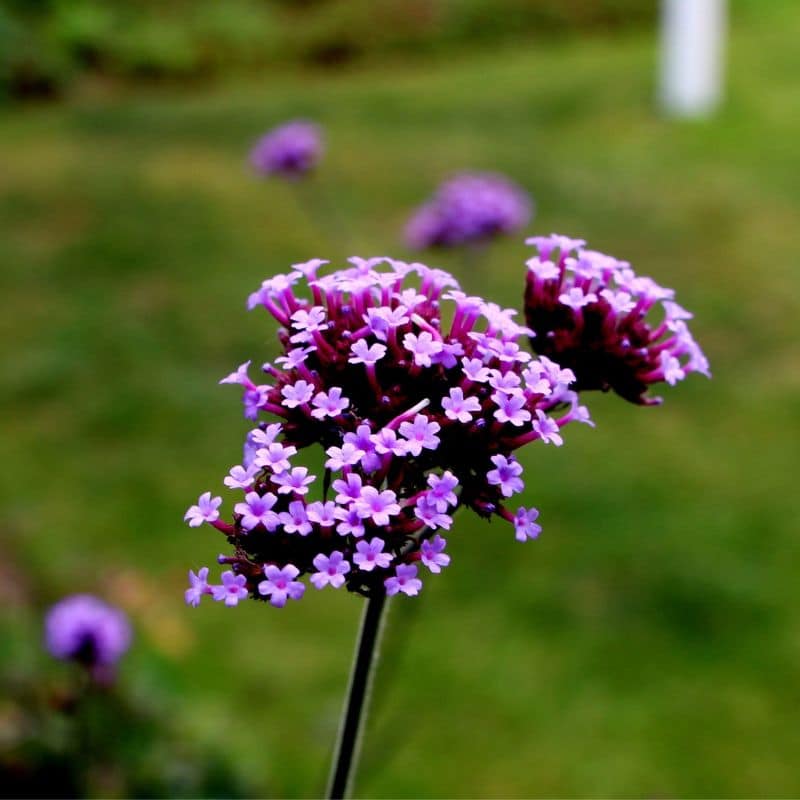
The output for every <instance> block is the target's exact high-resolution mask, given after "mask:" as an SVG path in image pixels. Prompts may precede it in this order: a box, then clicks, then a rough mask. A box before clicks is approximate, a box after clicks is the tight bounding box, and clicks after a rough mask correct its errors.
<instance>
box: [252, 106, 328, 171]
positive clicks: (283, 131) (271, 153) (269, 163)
mask: <svg viewBox="0 0 800 800" xmlns="http://www.w3.org/2000/svg"><path fill="white" fill-rule="evenodd" d="M322 151H323V144H322V132H321V131H320V129H319V127H318V126H317V125H315V124H314V123H312V122H306V121H304V120H294V121H292V122H287V123H285V124H284V125H280V126H278V127H277V128H273V129H272V130H271V131H269V133H267V134H265V135H264V136H262V137H261V139H259V140H258V142H256V144H255V146H254V147H253V149H252V151H251V153H250V163H251V164H252V165H253V168H254V169H255V170H256V172H260V173H262V174H263V175H280V176H282V177H285V178H298V177H300V176H302V175H305V174H306V173H307V172H309V171H310V170H312V169H313V168H314V167H315V166H316V165H317V162H318V161H319V159H320V157H321V156H322Z"/></svg>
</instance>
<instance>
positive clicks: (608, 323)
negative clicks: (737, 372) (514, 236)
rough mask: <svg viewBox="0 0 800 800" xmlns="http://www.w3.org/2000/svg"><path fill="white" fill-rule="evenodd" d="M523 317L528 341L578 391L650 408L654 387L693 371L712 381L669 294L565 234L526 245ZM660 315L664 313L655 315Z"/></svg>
mask: <svg viewBox="0 0 800 800" xmlns="http://www.w3.org/2000/svg"><path fill="white" fill-rule="evenodd" d="M526 243H527V244H529V245H533V246H534V248H535V249H536V255H535V256H534V257H533V258H531V259H529V260H528V262H527V265H528V273H527V282H526V288H525V317H526V320H527V323H528V325H529V326H530V328H531V329H532V331H533V336H532V338H531V343H532V345H533V348H534V349H535V350H536V352H537V353H539V354H540V355H544V356H548V357H549V358H552V359H554V360H555V361H556V362H558V363H559V364H561V365H562V366H563V367H565V368H568V369H571V370H572V371H573V372H574V374H575V378H576V381H575V387H574V388H575V390H576V391H584V390H589V389H601V390H603V391H607V390H609V389H613V390H614V391H615V392H617V394H619V395H620V396H621V397H623V398H625V399H626V400H630V401H631V402H633V403H638V404H643V405H653V404H656V403H659V402H661V401H660V398H657V397H648V396H646V392H647V390H648V387H649V386H650V385H651V384H653V383H659V382H662V381H663V382H666V383H668V384H669V385H670V386H674V385H675V384H676V383H677V382H678V381H680V380H683V378H684V377H686V375H687V374H688V373H690V372H699V373H701V374H703V375H706V376H709V377H710V372H709V366H708V361H707V360H706V357H705V356H704V355H703V351H702V350H701V349H700V347H699V346H698V344H697V343H696V342H695V340H694V339H693V338H692V335H691V333H690V332H689V328H688V327H687V324H686V321H687V320H689V319H691V317H692V315H691V314H690V313H689V312H688V311H686V310H685V309H684V308H682V307H681V306H679V305H678V304H677V303H675V302H674V296H675V293H674V291H673V290H672V289H666V288H664V287H663V286H659V285H658V284H657V283H656V282H655V281H654V280H653V279H652V278H648V277H644V276H638V275H637V274H636V273H635V272H634V271H633V270H632V269H631V267H630V264H628V263H627V262H625V261H619V260H617V259H616V258H613V257H612V256H608V255H605V254H604V253H598V252H596V251H594V250H587V249H585V247H584V245H585V244H586V243H585V242H584V241H582V240H580V239H569V238H567V237H565V236H543V237H538V236H537V237H533V238H531V239H528V240H526ZM658 312H661V313H660V314H659V313H658Z"/></svg>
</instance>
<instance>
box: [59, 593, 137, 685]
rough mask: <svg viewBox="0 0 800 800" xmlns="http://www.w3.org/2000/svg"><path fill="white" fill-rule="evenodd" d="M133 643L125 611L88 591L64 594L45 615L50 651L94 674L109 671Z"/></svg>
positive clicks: (98, 674)
mask: <svg viewBox="0 0 800 800" xmlns="http://www.w3.org/2000/svg"><path fill="white" fill-rule="evenodd" d="M130 643H131V628H130V624H129V623H128V619H127V617H126V616H125V614H124V613H123V612H122V611H120V610H119V609H118V608H115V607H114V606H110V605H108V604H107V603H104V602H103V601H102V600H100V599H99V598H97V597H94V596H92V595H89V594H75V595H71V596H70V597H66V598H64V599H63V600H61V601H60V602H58V603H56V604H55V605H54V606H53V607H52V608H51V609H50V611H49V612H48V614H47V617H46V619H45V645H46V647H47V649H48V650H49V651H50V653H51V654H52V655H53V656H55V657H56V658H59V659H63V660H65V661H75V662H77V663H79V664H82V665H83V666H85V667H86V668H87V669H89V670H90V671H91V672H92V674H93V675H95V677H102V676H103V675H107V674H108V673H109V670H111V669H113V667H114V665H115V664H116V663H117V661H119V659H120V658H121V657H122V656H123V655H124V653H125V652H126V651H127V649H128V647H129V646H130Z"/></svg>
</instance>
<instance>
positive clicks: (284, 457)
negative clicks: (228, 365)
mask: <svg viewBox="0 0 800 800" xmlns="http://www.w3.org/2000/svg"><path fill="white" fill-rule="evenodd" d="M349 261H350V265H351V266H349V267H348V268H345V269H341V270H338V271H336V272H333V273H332V274H327V275H324V276H323V275H319V271H320V268H321V267H322V265H323V264H325V263H327V262H324V261H321V260H319V259H315V260H313V261H309V262H307V263H304V264H297V265H295V266H294V267H293V269H292V271H291V272H289V273H288V274H286V275H277V276H275V277H273V278H270V279H269V280H266V281H264V282H263V284H262V285H261V288H260V289H258V291H256V292H255V293H253V294H252V295H251V296H250V298H249V301H248V307H249V308H250V309H253V308H258V307H263V308H265V309H266V310H267V311H268V312H269V313H270V314H271V315H272V316H273V317H274V318H275V319H276V320H277V321H278V323H279V325H280V326H281V327H280V330H279V333H278V339H279V342H280V345H281V354H280V356H279V357H278V358H276V359H275V361H274V363H267V364H264V365H263V367H262V369H261V376H260V377H259V378H257V379H253V378H251V377H250V362H247V363H245V364H242V365H241V366H240V367H239V368H238V369H237V370H236V371H235V372H233V373H231V374H230V375H228V376H227V377H225V378H223V380H222V381H221V382H222V383H229V384H236V385H239V386H241V388H242V391H243V398H242V399H243V405H244V414H245V417H246V418H248V419H250V420H257V419H258V418H259V417H260V416H261V415H266V416H267V417H271V418H272V420H264V421H261V422H259V423H258V424H257V426H256V427H254V428H253V429H252V430H251V431H250V432H249V433H248V434H247V437H246V440H245V445H244V459H243V463H242V464H237V465H235V466H234V467H232V468H231V470H230V472H229V474H228V475H227V476H226V477H225V479H224V484H225V486H226V487H228V488H229V489H231V490H233V491H234V492H236V493H237V494H238V497H237V498H236V499H235V500H234V502H233V515H232V519H231V521H230V522H227V521H224V520H222V519H221V518H220V511H219V509H220V505H221V502H222V501H221V498H220V497H215V496H212V494H211V493H210V492H206V493H204V494H203V495H201V496H200V498H199V499H198V502H197V504H195V505H193V506H192V507H191V508H189V510H188V511H187V512H186V517H185V519H186V521H187V523H188V524H189V525H190V526H196V525H201V524H203V523H208V524H210V525H211V526H213V527H215V528H217V529H218V530H219V531H221V532H222V533H223V534H224V536H225V537H226V538H227V541H228V542H229V544H230V545H231V546H232V548H233V553H232V554H231V555H221V556H220V557H219V558H218V562H219V563H220V564H223V565H226V567H227V569H226V570H225V571H224V572H223V573H222V577H221V583H219V584H211V583H209V576H208V568H207V567H203V568H202V569H200V570H199V571H198V572H197V573H195V572H193V571H192V572H190V588H189V589H188V590H187V591H186V601H187V603H189V604H191V605H197V604H198V603H199V602H200V600H201V598H202V597H203V595H210V596H211V597H212V598H213V599H214V600H217V601H220V602H224V603H225V604H226V605H228V606H235V605H237V604H238V603H239V602H241V601H242V600H244V599H245V598H247V597H252V598H255V599H262V600H268V601H269V602H270V603H271V604H272V605H273V606H276V607H282V606H284V605H285V604H286V603H287V602H288V601H289V600H299V599H300V598H301V597H302V596H303V594H304V592H305V590H306V584H305V583H303V582H302V581H301V580H300V578H302V577H303V576H304V575H308V576H309V581H310V583H311V584H312V585H313V586H314V587H316V588H317V589H323V588H325V587H332V588H341V587H346V588H347V589H349V590H350V591H354V592H358V593H361V594H363V595H366V596H370V595H371V594H373V593H375V592H382V591H385V592H386V593H387V594H390V595H391V594H396V593H400V592H402V593H404V594H407V595H416V594H417V593H418V592H419V591H420V589H421V587H422V581H421V570H423V569H427V570H428V571H429V572H431V573H438V572H440V571H441V570H442V568H444V567H446V566H447V565H448V563H449V561H450V557H449V555H448V554H447V553H446V552H445V547H446V544H447V541H446V539H444V538H443V537H442V536H441V535H440V532H441V531H448V530H449V529H450V528H451V525H452V523H453V514H454V512H455V511H456V510H457V509H458V508H459V507H461V506H465V507H467V508H470V509H472V510H473V511H474V512H475V513H477V514H478V515H480V516H481V517H485V518H489V517H491V516H498V517H500V518H502V519H503V520H505V521H507V522H508V523H510V525H511V526H512V529H513V531H514V534H515V536H516V538H517V539H518V540H519V541H525V540H527V539H530V538H535V537H536V536H537V535H538V533H539V531H540V528H539V526H538V525H537V524H536V519H537V516H538V512H537V511H536V509H526V508H519V509H517V510H515V511H512V510H510V509H508V508H507V503H508V502H509V501H510V499H511V498H513V497H514V496H515V495H517V494H519V493H520V492H521V491H522V489H523V486H524V484H523V480H522V466H521V464H520V463H519V462H518V461H517V460H516V459H515V457H514V451H515V450H517V449H518V448H519V447H521V446H522V445H524V444H526V443H528V442H533V441H536V440H540V441H542V442H543V443H545V444H553V445H556V446H558V445H560V444H561V443H562V439H561V435H560V432H559V431H560V430H561V428H562V427H563V426H564V425H565V424H567V423H568V422H571V421H579V422H587V423H589V422H590V420H589V417H588V412H587V411H586V409H585V408H584V407H583V406H581V405H579V403H578V398H577V395H576V394H575V393H574V392H573V391H572V390H571V389H570V385H571V383H572V382H573V381H574V377H575V376H574V375H573V374H572V372H571V371H570V370H568V369H562V368H561V367H560V366H559V365H557V364H556V363H554V362H553V361H551V360H550V359H548V358H542V359H538V360H537V359H534V358H532V357H531V355H530V354H529V353H528V352H525V351H524V350H522V349H521V347H520V341H521V340H522V341H524V339H525V337H526V336H527V335H529V334H530V330H529V329H527V328H525V327H523V326H521V325H519V324H518V323H516V322H515V321H514V315H515V312H513V311H509V310H507V309H502V308H500V307H499V306H497V305H495V304H493V303H488V302H486V301H484V300H482V299H481V298H479V297H470V296H467V295H466V294H464V293H463V292H462V291H460V289H459V286H458V284H457V282H456V281H455V280H454V278H453V277H452V276H451V275H449V274H448V273H446V272H443V271H441V270H438V269H431V268H429V267H426V266H425V265H423V264H418V263H412V264H409V263H405V262H402V261H396V260H393V259H390V258H371V259H363V258H356V257H354V258H351V259H349ZM301 286H302V287H303V288H304V291H298V290H299V288H300V287H301ZM318 448H321V451H322V453H324V456H322V458H321V459H320V458H319V455H317V459H318V460H315V456H314V453H315V451H316V453H317V454H319V449H318ZM301 458H302V459H303V461H304V462H305V463H300V461H301Z"/></svg>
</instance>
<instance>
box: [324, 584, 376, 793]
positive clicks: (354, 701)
mask: <svg viewBox="0 0 800 800" xmlns="http://www.w3.org/2000/svg"><path fill="white" fill-rule="evenodd" d="M385 608H386V594H385V593H384V592H383V590H382V588H381V590H380V591H376V592H375V594H374V595H373V596H372V597H369V598H368V599H367V601H366V606H365V607H364V614H363V616H362V617H361V627H360V629H359V632H358V642H357V643H356V651H355V658H354V660H353V667H352V671H351V673H350V686H349V687H348V690H347V698H346V700H345V706H344V709H343V714H342V721H341V725H340V728H339V738H338V740H337V742H336V752H335V754H334V758H333V765H332V769H331V775H330V780H329V783H328V792H327V796H328V797H329V798H331V800H341V798H343V797H345V795H346V794H347V792H348V790H349V788H350V784H351V782H352V779H353V774H354V772H355V766H356V762H357V760H358V751H359V748H360V745H361V733H362V728H363V725H364V718H365V716H366V705H367V694H368V692H369V690H370V687H371V684H372V678H373V674H374V667H375V656H376V653H377V650H378V644H379V641H380V636H381V631H382V622H383V617H384V611H385Z"/></svg>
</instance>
